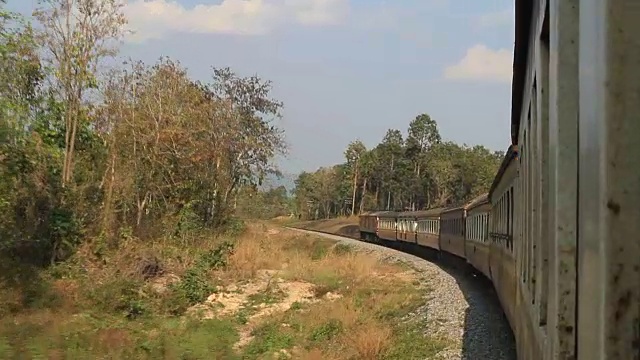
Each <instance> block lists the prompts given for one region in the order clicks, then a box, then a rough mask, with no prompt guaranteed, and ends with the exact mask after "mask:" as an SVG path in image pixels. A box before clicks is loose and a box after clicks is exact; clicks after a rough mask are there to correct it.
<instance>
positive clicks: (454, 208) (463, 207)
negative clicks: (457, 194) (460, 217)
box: [442, 205, 466, 214]
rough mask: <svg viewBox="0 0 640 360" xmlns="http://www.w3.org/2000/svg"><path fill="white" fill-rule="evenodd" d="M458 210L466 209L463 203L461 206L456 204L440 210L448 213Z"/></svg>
mask: <svg viewBox="0 0 640 360" xmlns="http://www.w3.org/2000/svg"><path fill="white" fill-rule="evenodd" d="M458 210H466V207H465V206H464V205H462V206H456V207H452V208H447V209H444V210H442V214H444V213H450V212H454V211H458Z"/></svg>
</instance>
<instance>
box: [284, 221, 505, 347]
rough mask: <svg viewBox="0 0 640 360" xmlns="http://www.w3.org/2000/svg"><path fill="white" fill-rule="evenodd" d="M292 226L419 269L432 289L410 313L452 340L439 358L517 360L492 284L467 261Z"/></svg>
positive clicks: (416, 249)
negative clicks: (424, 318)
mask: <svg viewBox="0 0 640 360" xmlns="http://www.w3.org/2000/svg"><path fill="white" fill-rule="evenodd" d="M288 229H291V230H295V231H299V232H302V233H306V234H314V235H317V236H322V237H325V238H328V239H331V240H335V241H339V242H341V243H343V244H346V245H351V246H354V247H356V248H358V249H360V250H361V251H367V252H370V253H371V254H372V256H378V257H380V258H382V259H386V260H396V261H401V262H404V263H406V264H407V265H409V266H411V267H412V268H413V269H415V270H416V271H418V272H419V273H420V275H421V278H422V281H425V282H426V284H427V285H428V287H429V288H430V289H432V291H431V292H430V293H429V294H428V297H427V299H426V302H425V304H424V305H423V306H422V307H421V308H420V309H418V310H417V311H416V312H414V313H413V314H411V316H424V317H427V319H428V320H429V322H430V323H431V324H433V326H434V327H433V328H429V329H428V330H426V331H428V332H430V333H433V332H435V333H436V334H438V335H442V336H444V337H446V338H448V339H450V340H451V341H452V343H453V346H452V347H451V348H449V349H447V350H446V351H444V352H442V353H440V354H439V357H438V359H446V360H453V359H465V360H473V359H487V360H512V359H516V346H515V340H514V336H513V332H512V330H511V328H510V326H509V323H508V321H507V319H506V317H505V315H504V312H503V310H502V308H501V307H500V302H499V300H498V297H497V294H496V292H495V290H494V289H493V286H492V284H491V282H490V281H488V279H486V278H485V277H484V276H482V275H479V274H477V273H476V272H475V271H473V269H472V268H471V267H470V266H468V265H467V264H465V263H464V262H459V261H456V260H452V259H450V258H447V259H444V258H439V257H438V256H437V253H435V252H431V251H429V250H428V249H424V248H419V247H411V246H406V244H404V246H401V247H398V246H394V245H397V244H391V243H384V244H374V243H370V242H364V241H362V240H360V239H357V238H353V237H348V236H343V235H336V234H333V233H328V232H324V231H318V230H308V229H300V228H296V227H288Z"/></svg>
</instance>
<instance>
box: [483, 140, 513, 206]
mask: <svg viewBox="0 0 640 360" xmlns="http://www.w3.org/2000/svg"><path fill="white" fill-rule="evenodd" d="M517 158H518V146H517V145H511V146H509V149H507V153H506V154H504V158H503V159H502V163H501V164H500V168H499V169H498V173H497V174H496V176H495V177H494V178H493V183H492V184H491V188H490V189H489V194H488V196H489V199H491V195H493V191H494V190H495V189H496V187H497V186H498V184H499V183H500V180H501V179H502V175H504V172H505V171H506V170H507V167H508V166H509V164H510V163H511V161H513V160H514V159H517Z"/></svg>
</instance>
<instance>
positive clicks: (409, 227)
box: [396, 211, 417, 244]
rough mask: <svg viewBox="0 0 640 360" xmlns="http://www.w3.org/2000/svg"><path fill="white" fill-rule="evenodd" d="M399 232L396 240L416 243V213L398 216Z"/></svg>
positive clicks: (410, 212)
mask: <svg viewBox="0 0 640 360" xmlns="http://www.w3.org/2000/svg"><path fill="white" fill-rule="evenodd" d="M397 224H398V231H397V233H396V240H398V241H404V242H410V243H414V244H415V243H416V225H417V224H416V212H415V211H405V212H401V213H398V215H397Z"/></svg>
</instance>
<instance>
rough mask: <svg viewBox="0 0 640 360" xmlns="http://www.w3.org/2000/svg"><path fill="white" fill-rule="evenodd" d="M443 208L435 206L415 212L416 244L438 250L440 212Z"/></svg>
mask: <svg viewBox="0 0 640 360" xmlns="http://www.w3.org/2000/svg"><path fill="white" fill-rule="evenodd" d="M443 210H444V209H443V208H437V209H431V210H423V211H417V212H416V213H415V217H416V222H417V229H416V242H417V243H418V245H421V246H425V247H428V248H432V249H436V250H440V214H441V213H442V211H443Z"/></svg>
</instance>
